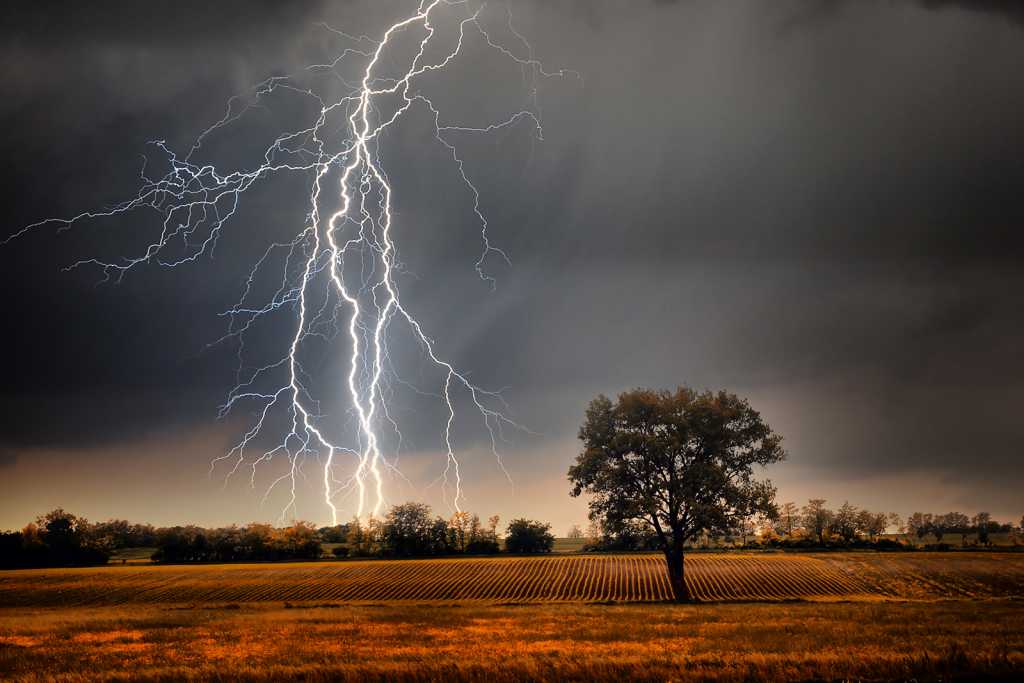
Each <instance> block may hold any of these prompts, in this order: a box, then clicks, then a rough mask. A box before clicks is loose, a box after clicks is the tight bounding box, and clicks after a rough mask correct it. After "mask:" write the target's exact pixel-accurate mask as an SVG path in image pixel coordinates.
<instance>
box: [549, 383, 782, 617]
mask: <svg viewBox="0 0 1024 683" xmlns="http://www.w3.org/2000/svg"><path fill="white" fill-rule="evenodd" d="M579 438H580V439H581V440H582V441H583V445H584V449H583V452H582V453H580V455H579V456H577V458H576V464H575V465H573V466H572V467H570V468H569V479H570V480H571V481H572V483H573V490H572V495H573V496H579V495H582V494H584V493H586V494H588V496H589V497H590V503H589V504H590V514H591V517H592V518H594V519H598V520H600V521H601V523H602V524H603V525H604V527H605V529H607V530H611V531H613V532H614V531H615V530H617V529H619V528H623V527H628V526H629V525H632V524H636V523H638V522H639V523H642V524H645V525H648V526H650V527H651V528H652V529H653V530H654V532H655V533H656V534H657V537H658V541H659V544H660V546H661V548H662V549H663V550H664V552H665V560H666V562H667V563H668V575H669V580H670V582H671V585H672V591H673V593H674V595H675V598H676V600H677V601H680V602H682V601H686V600H688V599H689V594H688V592H687V589H686V582H685V581H684V576H683V549H684V547H685V545H686V544H687V543H688V542H690V541H691V540H693V539H694V538H695V537H696V536H698V535H699V534H701V533H702V532H703V531H707V532H710V533H726V532H728V530H729V529H731V528H734V527H735V526H736V524H737V522H740V521H742V520H744V519H746V518H748V517H750V516H751V515H753V514H757V513H761V514H765V515H768V516H770V517H774V516H775V515H776V514H777V511H776V509H775V504H774V502H773V500H774V496H775V488H774V487H773V486H772V485H771V482H769V481H766V480H765V481H760V480H757V479H755V476H754V475H755V471H754V468H755V467H757V466H764V465H769V464H771V463H775V462H779V461H780V460H782V459H783V458H784V457H785V451H784V450H783V449H782V447H781V445H780V443H781V441H782V437H780V436H779V435H778V434H776V433H774V432H773V431H772V430H771V428H770V427H769V426H768V425H767V424H765V422H764V420H762V419H761V416H760V414H759V413H758V412H757V411H756V410H754V409H753V408H751V407H750V404H749V403H747V401H746V400H744V399H740V398H738V397H737V396H736V395H734V394H729V393H726V392H724V391H720V392H718V393H712V392H709V391H706V392H703V393H698V392H696V391H694V390H693V389H690V388H688V387H679V388H678V389H677V390H675V391H656V390H652V389H635V390H633V391H627V392H625V393H623V394H620V395H619V398H618V401H617V402H615V403H612V401H611V400H610V399H608V397H606V396H603V395H602V396H598V397H597V398H595V399H594V400H593V401H591V402H590V406H589V407H588V408H587V414H586V421H585V422H584V424H583V426H582V427H580V433H579Z"/></svg>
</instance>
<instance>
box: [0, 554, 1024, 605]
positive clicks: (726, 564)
mask: <svg viewBox="0 0 1024 683" xmlns="http://www.w3.org/2000/svg"><path fill="white" fill-rule="evenodd" d="M686 576H687V583H688V585H689V587H690V590H691V593H692V594H693V595H694V596H695V597H696V598H698V599H700V600H704V601H732V600H740V601H752V600H753V601H768V600H776V601H780V600H793V599H799V600H812V601H835V600H867V601H871V600H884V599H892V598H895V599H901V600H937V599H949V598H971V599H979V598H981V599H988V598H1009V597H1024V556H1022V555H1017V554H1008V553H1004V554H987V553H955V554H951V553H888V554H882V553H829V554H820V555H787V554H781V553H777V554H771V553H749V554H742V553H729V554H726V553H718V554H694V555H690V556H689V557H688V558H687V560H686ZM670 595H671V593H670V590H669V585H668V581H667V577H666V573H665V564H664V560H663V559H662V558H661V557H660V556H658V555H653V554H652V555H618V556H615V555H612V556H593V555H590V556H555V557H536V558H522V557H503V558H483V559H480V558H476V559H470V558H462V559H433V560H409V561H353V562H319V563H317V562H307V563H288V564H235V565H198V566H134V567H133V566H124V567H121V566H109V567H97V568H90V569H50V570H25V571H13V572H3V573H0V607H17V606H26V607H40V606H76V605H77V606H85V605H95V606H100V605H119V604H129V603H147V604H154V603H186V604H190V603H195V604H198V605H202V604H206V603H210V602H239V603H242V602H279V603H280V602H285V601H290V602H317V601H331V602H346V603H367V602H369V603H374V602H412V603H422V602H441V603H452V602H457V603H490V604H494V603H547V602H642V601H663V600H667V599H669V598H670Z"/></svg>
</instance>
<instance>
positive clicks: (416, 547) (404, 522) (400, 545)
mask: <svg viewBox="0 0 1024 683" xmlns="http://www.w3.org/2000/svg"><path fill="white" fill-rule="evenodd" d="M499 521H500V520H499V518H498V516H497V515H495V516H494V517H491V518H490V519H489V520H488V521H487V524H486V525H484V524H483V523H481V521H480V517H479V516H477V515H473V514H470V513H468V512H456V513H455V514H454V515H452V516H451V518H449V519H445V518H444V517H440V516H436V517H435V516H432V515H431V511H430V506H428V505H424V504H422V503H404V504H402V505H395V506H394V507H392V508H391V510H390V511H389V512H388V514H387V516H386V517H384V518H383V519H375V518H373V517H371V518H370V519H369V520H367V521H366V522H365V523H364V522H360V520H358V519H354V520H352V522H350V523H349V524H347V525H344V528H343V529H342V528H340V527H338V528H336V529H337V531H334V532H332V533H333V534H334V535H335V537H336V538H338V539H339V541H341V539H344V540H343V543H344V545H342V546H339V547H337V548H335V549H334V553H335V554H336V555H347V556H353V557H426V556H436V555H490V554H495V553H498V552H501V538H499V535H498V524H499ZM504 542H505V549H506V550H507V551H508V552H511V553H543V552H551V549H552V547H553V546H554V542H555V537H554V536H553V535H552V534H551V525H550V524H545V523H542V522H537V521H533V520H528V519H514V520H512V522H510V523H509V525H508V527H507V528H506V530H505V536H504Z"/></svg>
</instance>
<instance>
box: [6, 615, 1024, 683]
mask: <svg viewBox="0 0 1024 683" xmlns="http://www.w3.org/2000/svg"><path fill="white" fill-rule="evenodd" d="M227 607H228V608H224V607H223V606H222V607H221V608H219V609H216V608H206V609H198V610H190V609H182V608H180V607H179V608H174V607H168V606H156V605H148V606H132V607H104V608H74V609H53V608H47V609H29V608H21V609H3V610H0V679H3V680H11V681H33V682H35V681H86V680H89V681H93V680H145V681H178V680H244V681H275V680H286V679H292V680H294V679H301V680H305V681H324V680H352V681H385V680H387V681H392V680H407V681H526V680H551V681H554V680H559V681H562V680H581V681H582V680H587V681H620V680H624V679H626V678H631V679H638V680H677V681H690V680H700V681H749V680H765V681H790V680H822V679H824V680H836V679H850V678H853V679H870V680H897V679H898V680H903V679H909V678H916V679H917V680H921V681H923V680H936V681H937V680H940V679H941V680H944V681H946V680H951V679H952V680H956V679H957V678H963V679H965V680H966V679H968V678H969V679H971V680H975V679H976V678H977V677H981V676H985V677H987V678H988V679H989V680H1014V679H1015V677H1019V675H1020V674H1021V673H1024V628H1022V627H1021V623H1022V618H1024V609H1022V607H1024V605H1022V604H1021V603H1019V602H1016V601H988V602H984V603H980V602H972V601H950V602H940V603H896V602H875V603H830V604H823V603H786V604H778V603H774V604H755V603H751V604H742V605H738V604H728V603H721V604H716V605H687V606H677V605H670V604H634V605H619V606H609V605H583V604H559V605H529V606H521V607H509V606H504V607H502V606H463V607H454V606H425V605H420V606H408V605H405V606H396V605H390V606H378V607H369V606H340V607H338V606H335V607H329V606H319V607H302V608H291V609H288V608H282V607H281V606H271V605H267V604H263V605H246V606H238V605H235V606H227Z"/></svg>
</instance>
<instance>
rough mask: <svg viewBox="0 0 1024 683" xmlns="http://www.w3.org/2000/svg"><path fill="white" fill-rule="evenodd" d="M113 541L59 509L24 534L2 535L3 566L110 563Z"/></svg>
mask: <svg viewBox="0 0 1024 683" xmlns="http://www.w3.org/2000/svg"><path fill="white" fill-rule="evenodd" d="M110 551H111V545H110V542H109V541H108V540H107V539H106V538H104V537H102V536H98V535H97V534H96V526H95V525H92V524H89V522H88V520H86V519H84V518H82V517H76V516H75V515H73V514H71V513H70V512H65V511H64V510H61V509H57V510H54V511H52V512H50V513H47V514H45V515H42V516H40V517H38V518H37V519H36V521H35V522H32V523H30V524H28V525H27V526H26V527H25V528H24V529H22V530H21V531H9V532H4V533H0V567H2V568H4V569H18V568H25V567H74V566H86V565H96V564H106V563H107V560H108V559H109V558H110Z"/></svg>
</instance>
